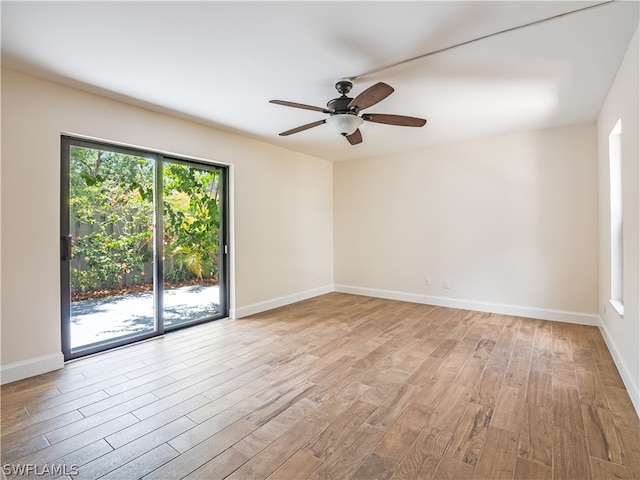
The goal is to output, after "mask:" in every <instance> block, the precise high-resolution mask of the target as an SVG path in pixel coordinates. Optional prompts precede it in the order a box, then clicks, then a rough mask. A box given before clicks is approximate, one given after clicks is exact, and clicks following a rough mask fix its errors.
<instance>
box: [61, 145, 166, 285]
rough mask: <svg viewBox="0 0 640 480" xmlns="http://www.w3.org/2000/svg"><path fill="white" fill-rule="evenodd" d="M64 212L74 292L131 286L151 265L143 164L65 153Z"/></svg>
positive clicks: (149, 175)
mask: <svg viewBox="0 0 640 480" xmlns="http://www.w3.org/2000/svg"><path fill="white" fill-rule="evenodd" d="M70 169H71V176H70V178H71V184H70V199H69V203H70V209H71V217H72V221H73V222H74V223H75V227H76V228H75V238H74V249H73V253H74V259H73V260H72V265H71V281H72V287H73V289H74V290H76V291H78V290H80V291H85V290H94V289H98V288H104V287H109V286H122V285H124V284H125V283H126V279H127V274H130V276H132V277H133V280H134V281H137V280H138V279H139V278H140V277H141V276H142V275H143V274H144V272H143V265H144V263H145V262H148V261H150V260H151V259H152V255H153V248H152V242H151V240H152V238H153V230H152V218H153V189H152V185H153V165H152V164H151V162H150V161H149V160H147V159H145V158H141V157H134V156H131V155H124V154H120V153H114V152H107V151H102V150H96V149H89V148H82V147H72V149H71V164H70Z"/></svg>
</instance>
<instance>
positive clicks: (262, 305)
mask: <svg viewBox="0 0 640 480" xmlns="http://www.w3.org/2000/svg"><path fill="white" fill-rule="evenodd" d="M333 291H334V288H333V285H326V286H324V287H319V288H314V289H311V290H305V291H304V292H298V293H294V294H291V295H286V296H284V297H278V298H273V299H271V300H265V301H264V302H258V303H254V304H251V305H247V306H244V307H238V308H234V309H232V310H230V311H229V317H231V318H242V317H248V316H249V315H255V314H256V313H260V312H265V311H267V310H271V309H274V308H278V307H284V306H285V305H290V304H292V303H296V302H301V301H302V300H307V299H309V298H313V297H317V296H318V295H324V294H326V293H331V292H333Z"/></svg>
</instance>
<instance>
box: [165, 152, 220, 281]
mask: <svg viewBox="0 0 640 480" xmlns="http://www.w3.org/2000/svg"><path fill="white" fill-rule="evenodd" d="M219 178H220V177H219V174H218V172H217V171H216V170H204V169H196V168H193V167H189V166H187V165H182V164H178V163H166V164H165V165H164V187H163V189H164V192H163V193H164V219H165V225H164V231H165V237H164V245H165V254H166V255H170V256H172V257H173V259H174V261H175V264H176V265H177V268H178V269H179V270H184V269H186V270H187V271H188V272H189V273H191V275H193V276H195V277H196V278H198V279H199V280H200V281H202V280H203V279H204V278H205V277H217V275H218V267H217V265H218V249H219V238H218V231H219V228H220V208H219V196H218V190H219Z"/></svg>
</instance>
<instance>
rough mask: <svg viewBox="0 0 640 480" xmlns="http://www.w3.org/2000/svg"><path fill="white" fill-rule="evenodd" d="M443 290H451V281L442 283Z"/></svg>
mask: <svg viewBox="0 0 640 480" xmlns="http://www.w3.org/2000/svg"><path fill="white" fill-rule="evenodd" d="M444 288H447V289H449V288H451V280H445V281H444Z"/></svg>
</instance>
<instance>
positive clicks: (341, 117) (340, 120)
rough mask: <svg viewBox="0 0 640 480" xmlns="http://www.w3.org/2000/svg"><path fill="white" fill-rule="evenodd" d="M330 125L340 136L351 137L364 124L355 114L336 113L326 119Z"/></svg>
mask: <svg viewBox="0 0 640 480" xmlns="http://www.w3.org/2000/svg"><path fill="white" fill-rule="evenodd" d="M327 123H328V124H330V125H331V126H332V127H333V128H335V130H336V131H337V132H338V133H339V134H340V135H342V136H347V135H351V134H352V133H353V132H355V131H356V130H357V129H358V127H359V126H360V125H362V124H363V123H364V120H362V118H360V117H358V116H357V115H356V114H355V113H336V114H334V115H331V116H330V117H329V118H327Z"/></svg>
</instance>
